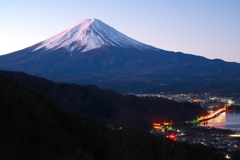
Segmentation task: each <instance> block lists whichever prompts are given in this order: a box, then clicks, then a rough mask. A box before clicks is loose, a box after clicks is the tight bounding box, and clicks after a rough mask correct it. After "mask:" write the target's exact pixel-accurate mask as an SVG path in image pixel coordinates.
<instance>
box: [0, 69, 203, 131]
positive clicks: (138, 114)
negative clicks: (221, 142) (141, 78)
mask: <svg viewBox="0 0 240 160" xmlns="http://www.w3.org/2000/svg"><path fill="white" fill-rule="evenodd" d="M0 76H1V77H7V78H9V79H11V80H12V81H13V82H16V83H18V84H19V85H20V86H23V87H25V88H32V89H34V90H36V92H42V93H43V94H45V96H46V97H48V98H50V99H52V100H54V101H55V102H56V103H58V104H59V105H61V106H62V107H63V108H64V109H67V110H72V111H75V112H77V113H80V114H83V115H87V116H90V117H93V118H95V119H98V120H100V121H101V122H103V123H104V124H110V125H113V126H114V127H120V126H122V127H132V128H138V129H146V130H150V129H151V128H152V122H157V121H163V120H173V121H174V122H176V123H178V122H184V121H186V120H192V119H195V118H196V117H197V116H200V115H201V114H203V113H205V111H204V110H203V109H202V108H201V107H200V106H198V105H194V104H190V103H178V102H175V101H171V100H167V99H163V98H140V97H136V96H129V95H126V96H124V95H121V94H119V93H116V92H114V91H111V90H106V89H101V88H99V87H96V86H79V85H75V84H66V83H55V82H53V81H49V80H46V79H44V78H39V77H35V76H30V75H27V74H24V73H20V72H9V71H0Z"/></svg>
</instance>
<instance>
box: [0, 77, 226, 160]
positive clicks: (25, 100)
mask: <svg viewBox="0 0 240 160" xmlns="http://www.w3.org/2000/svg"><path fill="white" fill-rule="evenodd" d="M0 131H1V132H0V159H1V160H9V159H24V160H32V159H36V160H38V159H39V160H42V159H45V160H48V159H49V160H52V159H64V160H68V159H69V160H73V159H81V160H113V159H114V160H123V159H126V160H141V159H142V160H146V159H151V160H154V159H156V160H157V159H158V160H159V159H162V160H170V159H172V160H173V159H184V160H188V159H189V160H192V159H195V160H203V159H204V160H214V159H215V160H221V159H224V157H223V155H221V154H219V153H217V152H216V151H215V149H213V148H207V147H204V146H198V145H189V144H185V143H176V142H171V141H168V140H167V139H165V138H163V137H159V136H154V135H151V134H149V133H148V132H146V131H140V130H134V129H128V128H123V129H122V130H114V131H112V130H110V129H108V128H106V127H105V125H103V124H102V123H100V122H99V121H96V120H94V119H92V118H88V117H85V116H81V115H79V114H77V113H75V112H72V111H66V110H63V109H62V108H61V107H60V106H59V105H58V104H57V103H55V102H53V101H51V100H49V99H48V98H46V97H45V95H44V94H42V93H40V92H39V91H37V90H35V89H30V88H25V87H22V86H19V84H18V83H16V82H12V81H11V80H9V79H7V78H3V77H0Z"/></svg>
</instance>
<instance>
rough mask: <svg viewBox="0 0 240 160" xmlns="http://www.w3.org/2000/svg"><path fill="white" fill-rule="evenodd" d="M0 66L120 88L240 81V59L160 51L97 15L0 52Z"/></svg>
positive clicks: (204, 87)
mask: <svg viewBox="0 0 240 160" xmlns="http://www.w3.org/2000/svg"><path fill="white" fill-rule="evenodd" d="M0 69H2V70H11V71H21V72H25V73H28V74H32V75H36V76H41V77H45V78H47V79H51V80H54V81H58V82H71V83H78V84H82V85H83V84H95V85H98V86H100V87H104V88H110V89H114V90H117V91H120V92H130V91H134V92H160V91H176V92H178V91H181V92H182V91H188V92H189V91H191V92H194V91H199V89H201V91H209V90H211V89H214V88H215V89H223V90H224V87H222V86H223V85H224V86H226V87H227V89H229V87H231V86H233V85H234V86H235V84H236V85H239V84H240V83H239V82H240V64H239V63H234V62H231V63H230V62H225V61H223V60H219V59H215V60H210V59H207V58H204V57H201V56H194V55H191V54H184V53H181V52H171V51H165V50H162V49H158V48H155V47H153V46H150V45H147V44H144V43H141V42H139V41H136V40H134V39H132V38H130V37H128V36H126V35H124V34H122V33H120V32H119V31H117V30H115V29H114V28H112V27H110V26H109V25H107V24H105V23H103V22H102V21H100V20H98V19H85V20H81V21H80V22H78V23H76V24H75V25H73V26H72V27H70V28H68V29H66V30H65V31H63V32H61V33H59V34H57V35H55V36H52V37H50V38H48V39H46V40H44V41H42V42H40V43H37V44H35V45H33V46H30V47H27V48H25V49H22V50H19V51H16V52H13V53H9V54H6V55H3V56H0ZM238 88H240V87H238ZM234 89H235V90H236V89H237V87H236V86H235V87H234Z"/></svg>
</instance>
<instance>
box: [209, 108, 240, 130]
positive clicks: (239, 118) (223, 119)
mask: <svg viewBox="0 0 240 160" xmlns="http://www.w3.org/2000/svg"><path fill="white" fill-rule="evenodd" d="M206 125H207V126H210V127H215V128H225V129H238V130H240V113H234V112H227V113H226V112H223V113H222V114H220V115H219V116H218V117H216V118H213V119H210V120H208V124H206Z"/></svg>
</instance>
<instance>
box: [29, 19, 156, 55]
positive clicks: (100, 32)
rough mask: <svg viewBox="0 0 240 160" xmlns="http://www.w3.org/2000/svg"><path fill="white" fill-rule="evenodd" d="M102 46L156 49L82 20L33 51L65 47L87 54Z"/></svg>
mask: <svg viewBox="0 0 240 160" xmlns="http://www.w3.org/2000/svg"><path fill="white" fill-rule="evenodd" d="M102 46H116V47H121V48H136V49H139V50H145V49H154V50H155V49H156V48H154V47H152V46H149V45H146V44H143V43H141V42H138V41H136V40H134V39H132V38H130V37H128V36H126V35H124V34H122V33H120V32H118V31H117V30H115V29H114V28H112V27H110V26H109V25H107V24H105V23H103V22H102V21H100V20H98V19H95V18H94V19H85V20H81V21H80V22H78V23H77V24H75V25H74V26H73V27H70V28H68V29H67V30H65V31H63V32H61V33H59V34H57V35H55V36H53V37H51V38H49V39H47V40H45V41H43V42H42V43H41V44H40V46H38V47H37V48H35V49H34V50H33V51H36V50H39V49H46V50H49V49H53V50H55V49H58V48H61V47H65V48H66V50H68V51H69V52H72V51H73V50H79V51H81V52H85V51H89V50H92V49H96V48H100V47H102Z"/></svg>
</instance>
